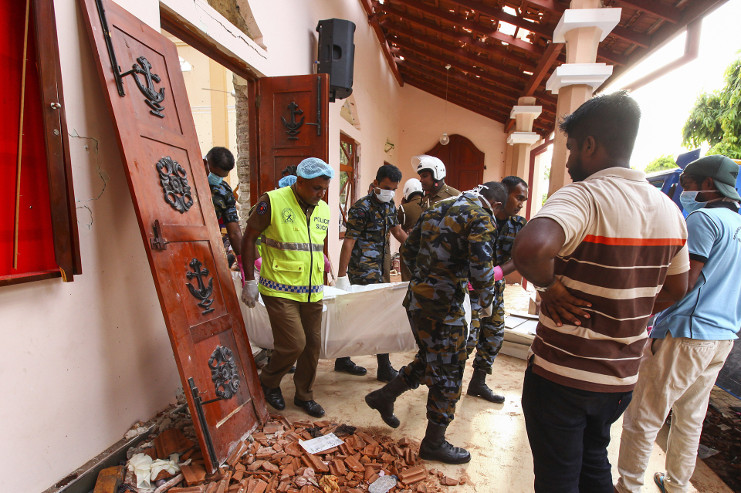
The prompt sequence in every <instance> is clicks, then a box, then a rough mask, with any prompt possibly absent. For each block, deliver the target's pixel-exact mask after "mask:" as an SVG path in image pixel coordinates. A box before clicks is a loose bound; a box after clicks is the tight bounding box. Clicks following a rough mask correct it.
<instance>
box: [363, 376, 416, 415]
mask: <svg viewBox="0 0 741 493" xmlns="http://www.w3.org/2000/svg"><path fill="white" fill-rule="evenodd" d="M407 390H409V385H407V383H406V382H405V381H404V377H402V376H401V375H398V372H397V375H396V377H395V378H394V379H393V380H391V381H390V382H389V383H387V384H386V385H384V386H383V387H381V388H380V389H378V390H374V391H373V392H371V393H370V394H368V395H366V396H365V403H366V404H368V406H370V408H371V409H375V410H376V411H378V412H379V413H380V414H381V419H383V421H384V422H385V423H386V424H387V425H389V426H390V427H391V428H398V427H399V418H397V417H396V416H394V401H395V400H396V398H397V397H399V396H400V395H401V394H403V393H404V392H406V391H407Z"/></svg>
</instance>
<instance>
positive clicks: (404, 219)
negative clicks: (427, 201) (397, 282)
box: [398, 197, 424, 282]
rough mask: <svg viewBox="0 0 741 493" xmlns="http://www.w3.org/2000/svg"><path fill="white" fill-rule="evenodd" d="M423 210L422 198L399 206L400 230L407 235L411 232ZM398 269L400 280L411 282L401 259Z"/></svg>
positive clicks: (409, 273)
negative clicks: (399, 270) (399, 269)
mask: <svg viewBox="0 0 741 493" xmlns="http://www.w3.org/2000/svg"><path fill="white" fill-rule="evenodd" d="M423 210H424V209H423V208H422V197H417V198H416V199H412V200H411V201H410V202H407V203H406V204H402V205H400V206H399V213H398V216H399V224H401V229H403V230H404V232H405V233H407V234H408V233H409V232H410V231H411V230H412V228H413V227H414V225H415V224H417V221H418V220H419V216H421V215H422V211H423ZM400 267H401V280H402V281H405V282H406V281H409V280H411V279H412V273H411V272H409V268H408V267H407V265H406V263H405V262H404V261H403V259H402V261H401V266H400Z"/></svg>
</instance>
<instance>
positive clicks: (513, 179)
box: [502, 175, 527, 193]
mask: <svg viewBox="0 0 741 493" xmlns="http://www.w3.org/2000/svg"><path fill="white" fill-rule="evenodd" d="M502 185H504V186H505V187H506V188H507V193H512V190H514V189H515V188H517V185H523V186H524V187H525V188H527V182H526V181H525V180H523V179H522V178H520V177H519V176H514V175H510V176H505V177H504V178H502Z"/></svg>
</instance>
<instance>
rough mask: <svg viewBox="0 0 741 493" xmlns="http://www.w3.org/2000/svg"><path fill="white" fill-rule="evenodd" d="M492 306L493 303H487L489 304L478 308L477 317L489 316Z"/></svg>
mask: <svg viewBox="0 0 741 493" xmlns="http://www.w3.org/2000/svg"><path fill="white" fill-rule="evenodd" d="M493 306H494V303H491V304H489V306H486V307H484V308H482V309H481V310H479V318H488V317H491V314H492V307H493Z"/></svg>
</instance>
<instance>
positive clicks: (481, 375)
mask: <svg viewBox="0 0 741 493" xmlns="http://www.w3.org/2000/svg"><path fill="white" fill-rule="evenodd" d="M466 393H467V394H468V395H472V396H474V397H481V398H482V399H486V400H487V401H489V402H493V403H494V404H501V403H502V402H504V396H503V395H499V394H495V393H494V392H492V391H491V389H490V388H489V387H487V386H486V372H485V371H484V370H477V369H476V370H473V377H471V381H470V382H469V383H468V391H467V392H466Z"/></svg>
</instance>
